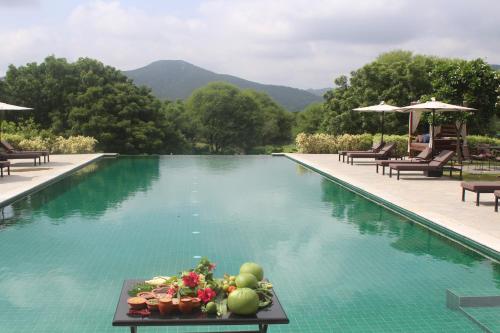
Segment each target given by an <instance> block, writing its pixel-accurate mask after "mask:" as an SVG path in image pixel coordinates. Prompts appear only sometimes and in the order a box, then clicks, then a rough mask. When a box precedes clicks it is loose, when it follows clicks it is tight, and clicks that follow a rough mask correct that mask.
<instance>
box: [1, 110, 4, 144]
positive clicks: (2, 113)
mask: <svg viewBox="0 0 500 333" xmlns="http://www.w3.org/2000/svg"><path fill="white" fill-rule="evenodd" d="M4 112H5V111H3V110H2V112H0V140H2V132H3V128H2V127H3V115H4Z"/></svg>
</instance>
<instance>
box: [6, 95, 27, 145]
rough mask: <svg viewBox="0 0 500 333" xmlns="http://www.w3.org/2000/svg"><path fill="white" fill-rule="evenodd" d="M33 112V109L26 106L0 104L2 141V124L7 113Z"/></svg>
mask: <svg viewBox="0 0 500 333" xmlns="http://www.w3.org/2000/svg"><path fill="white" fill-rule="evenodd" d="M28 110H33V109H32V108H27V107H24V106H17V105H12V104H7V103H2V102H0V113H1V115H0V139H1V138H2V124H3V117H4V113H5V111H28Z"/></svg>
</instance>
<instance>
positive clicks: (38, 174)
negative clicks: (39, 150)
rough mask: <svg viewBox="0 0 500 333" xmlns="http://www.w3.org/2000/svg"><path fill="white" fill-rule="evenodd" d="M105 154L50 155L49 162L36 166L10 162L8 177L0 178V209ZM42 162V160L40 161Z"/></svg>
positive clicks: (31, 161) (5, 175)
mask: <svg viewBox="0 0 500 333" xmlns="http://www.w3.org/2000/svg"><path fill="white" fill-rule="evenodd" d="M103 156H106V154H72V155H51V156H50V162H48V163H43V162H42V164H40V165H37V166H34V165H33V160H11V161H10V162H11V167H10V176H8V175H7V170H6V169H4V172H5V173H4V177H3V178H0V207H3V206H5V205H8V204H10V203H11V202H13V201H15V200H17V199H19V198H22V197H23V196H25V195H26V194H28V193H31V192H33V191H36V190H38V189H41V188H43V187H45V186H47V185H49V184H51V183H53V182H54V181H56V180H58V179H59V178H60V177H61V176H64V175H66V174H68V173H71V172H73V171H75V170H77V169H79V168H81V167H83V166H84V165H86V164H89V163H91V162H93V161H96V160H98V159H99V158H102V157H103ZM42 161H43V159H42Z"/></svg>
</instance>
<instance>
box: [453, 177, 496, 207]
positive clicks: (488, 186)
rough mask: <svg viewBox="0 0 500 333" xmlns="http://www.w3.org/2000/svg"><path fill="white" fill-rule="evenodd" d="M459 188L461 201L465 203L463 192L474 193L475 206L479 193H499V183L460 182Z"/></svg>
mask: <svg viewBox="0 0 500 333" xmlns="http://www.w3.org/2000/svg"><path fill="white" fill-rule="evenodd" d="M461 186H462V201H465V191H471V192H474V193H476V206H479V195H480V194H481V193H494V192H495V191H500V182H462V184H461ZM497 200H498V199H497Z"/></svg>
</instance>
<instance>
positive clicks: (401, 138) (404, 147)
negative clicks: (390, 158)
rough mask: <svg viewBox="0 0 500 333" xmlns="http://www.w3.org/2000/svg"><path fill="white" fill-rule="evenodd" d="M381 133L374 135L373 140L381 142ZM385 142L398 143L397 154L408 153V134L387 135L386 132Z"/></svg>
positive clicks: (403, 154) (404, 154)
mask: <svg viewBox="0 0 500 333" xmlns="http://www.w3.org/2000/svg"><path fill="white" fill-rule="evenodd" d="M380 139H381V135H380V134H376V135H374V136H373V142H380ZM384 142H394V143H396V150H395V153H396V155H397V156H406V155H408V135H395V134H393V135H386V134H384Z"/></svg>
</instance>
